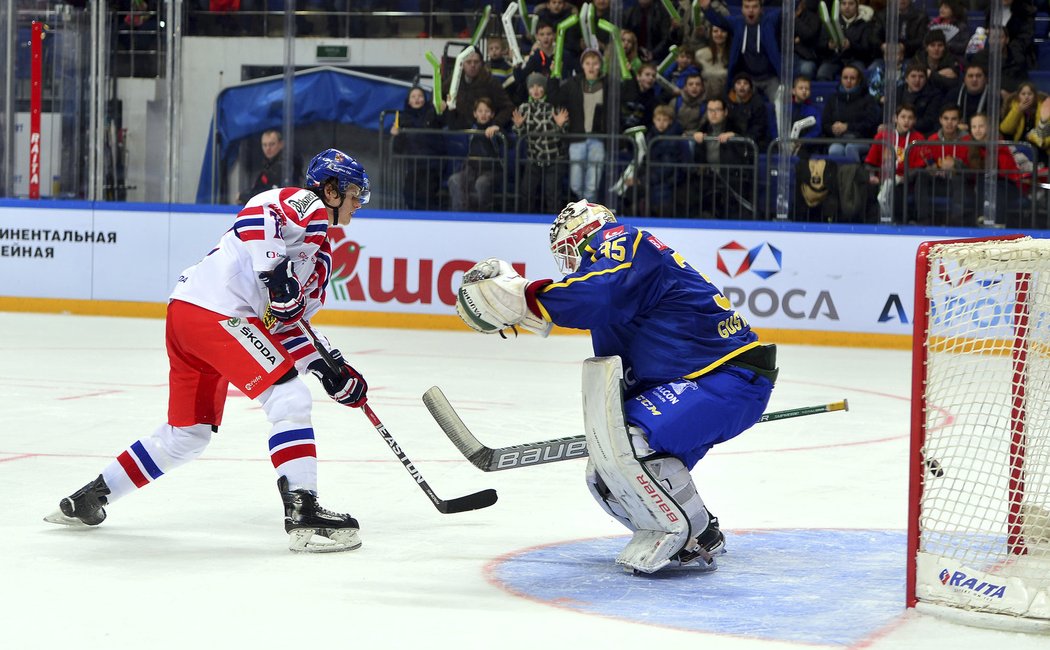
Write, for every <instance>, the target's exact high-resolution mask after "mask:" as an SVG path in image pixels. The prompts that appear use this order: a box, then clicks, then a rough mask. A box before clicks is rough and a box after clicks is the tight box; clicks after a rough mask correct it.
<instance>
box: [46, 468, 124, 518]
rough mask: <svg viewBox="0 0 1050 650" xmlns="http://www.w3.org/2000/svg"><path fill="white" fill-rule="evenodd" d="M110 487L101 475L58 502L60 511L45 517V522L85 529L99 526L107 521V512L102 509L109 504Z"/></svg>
mask: <svg viewBox="0 0 1050 650" xmlns="http://www.w3.org/2000/svg"><path fill="white" fill-rule="evenodd" d="M109 492H110V490H109V486H108V485H106V481H105V479H103V478H102V475H101V474H99V475H98V478H96V479H95V480H94V481H92V482H90V483H88V484H87V485H85V486H84V487H82V488H80V489H79V490H77V491H76V492H74V493H73V494H72V495H71V496H68V497H66V498H64V499H62V500H61V501H59V502H58V510H56V511H54V512H53V513H51V514H50V515H48V516H46V517H44V521H47V522H50V523H52V524H62V525H65V526H74V527H78V528H83V527H86V526H98V525H99V524H101V523H102V522H103V521H105V520H106V510H105V509H104V508H103V507H102V506H104V505H106V504H107V503H109V500H108V499H107V498H106V496H107V495H108V494H109Z"/></svg>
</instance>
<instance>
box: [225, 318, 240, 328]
mask: <svg viewBox="0 0 1050 650" xmlns="http://www.w3.org/2000/svg"><path fill="white" fill-rule="evenodd" d="M240 324H241V319H240V318H231V319H229V320H227V321H226V325H227V326H228V327H237V326H238V325H240Z"/></svg>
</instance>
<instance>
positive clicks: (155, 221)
mask: <svg viewBox="0 0 1050 650" xmlns="http://www.w3.org/2000/svg"><path fill="white" fill-rule="evenodd" d="M234 214H235V210H234V208H231V207H228V206H224V207H211V206H192V205H186V206H183V205H170V206H169V205H157V204H111V203H109V204H107V203H88V202H54V201H49V202H30V201H13V200H5V201H0V273H2V274H3V277H6V278H12V279H14V281H13V282H9V283H5V285H6V287H5V289H4V290H3V292H2V293H3V295H2V296H0V309H7V310H25V311H42V312H51V311H70V312H73V313H96V314H107V315H131V316H162V315H163V305H164V303H165V302H166V300H167V296H168V294H169V292H170V290H171V287H172V285H173V283H174V281H175V279H176V278H177V277H178V276H179V274H180V272H181V271H182V270H183V269H185V268H186V267H188V266H190V265H192V264H194V263H195V262H196V261H197V260H198V259H199V258H200V257H201V256H202V255H203V254H205V253H207V252H208V251H209V250H211V249H212V248H213V247H214V246H215V243H216V242H217V241H218V239H219V237H221V236H222V234H223V233H224V232H225V231H226V230H227V229H229V227H230V225H231V224H232V221H233V216H234ZM550 220H551V219H550V218H549V217H547V216H538V215H474V214H465V213H437V212H434V213H425V212H422V213H421V212H414V213H409V212H397V211H383V210H370V209H365V210H362V211H361V212H360V213H358V215H357V216H356V217H355V218H354V221H353V223H352V224H351V225H350V226H348V227H347V228H345V229H344V228H340V227H336V228H333V229H332V232H331V234H330V237H331V239H332V242H333V274H332V280H331V283H330V286H329V292H328V300H327V303H326V310H325V311H324V312H322V316H323V318H319V320H320V321H321V322H329V323H337V324H347V325H371V326H383V327H414V328H432V329H450V328H458V327H461V324H460V323H459V321H458V319H457V318H456V317H455V311H454V308H453V305H454V298H455V291H456V288H457V287H458V284H459V278H460V276H461V274H462V272H463V271H464V270H466V269H467V268H469V267H470V266H471V265H472V264H473V263H474V262H475V261H477V260H480V259H484V258H486V257H500V258H503V259H506V260H508V261H510V262H512V263H513V264H514V265H515V266H516V267H517V268H519V270H522V271H523V274H524V275H525V276H526V277H529V278H535V279H539V278H545V277H552V276H553V275H554V274H556V273H557V270H556V267H555V266H554V262H553V260H552V258H551V255H550V252H549V250H548V247H547V242H548V229H549V225H550ZM625 221H626V222H628V223H631V224H632V225H635V226H638V227H642V228H645V229H647V230H649V231H650V232H652V233H653V234H654V235H655V236H656V237H658V238H659V239H660V240H662V241H663V242H665V243H666V244H667V245H669V246H671V247H673V248H675V249H676V250H677V251H678V252H679V253H681V254H682V256H683V257H684V258H685V259H686V260H687V261H688V262H689V263H690V265H691V266H693V267H694V268H696V269H697V270H698V271H700V272H702V273H704V274H705V275H706V276H707V277H708V278H709V279H710V280H711V281H712V282H714V283H715V284H716V285H718V286H719V287H721V288H722V290H723V293H724V294H725V295H726V296H727V297H728V298H729V299H730V301H731V303H732V304H733V306H734V307H735V308H737V309H738V310H739V311H740V312H741V314H742V315H743V316H744V317H745V318H747V319H748V320H749V322H750V323H751V324H752V326H754V327H755V328H756V329H758V330H759V331H760V332H762V333H763V334H764V335H766V336H767V337H768V338H770V339H772V340H777V341H780V342H785V343H814V344H820V343H831V344H849V345H867V346H877V347H907V346H908V345H909V342H910V336H911V321H912V313H911V312H912V309H913V306H912V305H913V292H914V289H913V286H914V267H915V263H914V259H915V251H916V248H917V246H918V244H919V243H920V242H922V241H926V240H930V239H942V238H958V237H966V236H980V235H982V234H993V233H991V232H989V231H975V230H963V229H944V228H899V227H892V226H888V227H878V226H860V225H834V224H831V225H826V224H794V223H775V222H763V223H752V222H731V221H683V220H671V219H644V220H642V219H626V220H625ZM994 234H1002V232H1001V231H995V232H994ZM1029 234H1031V233H1029ZM1040 234H1042V235H1046V234H1048V233H1040ZM973 317H975V318H977V317H980V314H974V315H973Z"/></svg>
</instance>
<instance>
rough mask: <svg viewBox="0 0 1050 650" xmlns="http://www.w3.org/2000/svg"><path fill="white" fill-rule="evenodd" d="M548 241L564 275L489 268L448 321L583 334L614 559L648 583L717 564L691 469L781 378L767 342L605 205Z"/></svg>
mask: <svg viewBox="0 0 1050 650" xmlns="http://www.w3.org/2000/svg"><path fill="white" fill-rule="evenodd" d="M550 245H551V252H552V253H553V255H554V258H555V260H556V261H557V262H558V264H559V267H560V268H561V270H562V271H563V272H564V273H566V275H565V276H564V277H563V278H562V279H560V280H557V281H554V280H537V281H530V280H527V279H525V278H522V277H521V276H520V275H518V274H517V273H516V272H515V271H514V269H513V268H512V267H511V266H510V264H509V263H507V262H505V261H502V260H496V259H490V260H485V261H483V262H479V263H478V264H477V265H475V266H474V267H473V268H472V269H471V270H469V271H468V272H467V273H466V274H464V279H463V285H462V287H461V288H460V293H459V300H458V302H457V312H458V313H459V315H460V317H461V318H463V320H464V322H466V323H467V324H468V325H470V326H471V327H472V328H474V329H476V330H478V331H483V332H486V333H494V332H496V331H500V330H502V329H504V328H508V327H514V326H518V325H520V326H522V327H524V328H526V329H529V330H532V331H535V332H539V333H541V334H545V333H546V332H547V331H549V329H550V326H551V324H555V325H559V326H562V327H570V328H577V329H585V330H590V334H591V342H592V345H593V350H594V354H595V356H596V357H598V358H597V359H589V360H588V361H587V362H585V364H584V368H585V370H584V406H585V408H584V413H585V415H584V420H585V423H586V425H587V426H586V429H587V445H588V451H589V455H590V458H589V461H588V466H587V477H586V478H587V484H588V488H589V489H590V491H591V494H592V495H593V496H594V497H595V499H596V500H597V501H598V503H599V505H601V506H602V508H603V509H604V510H605V511H606V512H607V513H609V514H610V515H612V516H613V517H615V518H616V519H617V520H619V521H620V522H621V523H623V524H624V525H625V526H626V527H627V528H628V529H630V530H632V531H633V532H634V536H633V537H632V539H631V542H630V543H628V545H627V547H626V548H625V549H624V550H623V551H622V552H621V553H620V555H619V557H618V558H617V562H618V563H619V564H622V565H623V566H625V567H627V568H628V569H632V570H635V571H641V572H644V573H653V572H655V571H659V570H661V569H664V568H676V567H688V568H699V569H703V570H711V569H713V568H715V556H717V555H718V554H720V553H722V552H724V549H725V536H724V535H723V533H722V532H721V531H720V529H719V525H718V519H717V518H716V517H714V516H713V515H711V513H710V512H709V511H708V510H707V507H706V506H705V505H704V502H703V500H702V499H701V498H700V496H699V494H697V491H696V487H695V485H694V484H693V480H692V478H691V476H690V474H689V470H691V469H692V468H693V466H695V465H696V463H697V462H699V461H700V459H702V458H703V457H704V456H705V455H706V454H707V452H708V451H710V449H711V448H712V447H713V446H714V445H717V444H719V443H722V442H726V441H727V440H730V439H732V438H734V437H736V436H737V435H739V434H740V433H741V432H743V431H745V430H747V429H748V428H750V427H751V426H752V425H754V424H755V423H756V422H757V421H758V419H759V418H760V416H761V415H762V413H763V411H764V410H765V408H766V405H767V403H768V401H769V397H770V393H771V391H772V390H773V384H774V382H775V381H776V376H777V373H778V369H777V367H776V348H775V346H773V345H762V344H761V343H760V342H759V340H758V335H757V334H755V332H754V331H752V329H751V326H750V325H749V324H748V322H747V319H746V318H745V317H744V316H743V315H741V314H739V313H738V312H736V311H735V310H734V309H733V307H732V305H731V304H730V301H729V299H728V298H727V297H726V296H725V295H724V294H722V293H721V291H720V290H719V289H718V287H716V286H715V285H714V284H713V283H712V282H711V281H710V280H709V279H708V278H707V276H705V275H704V274H703V273H700V272H698V271H697V270H696V269H694V268H693V267H692V266H690V265H689V264H688V263H687V262H686V260H685V259H684V258H683V257H682V255H681V254H679V253H678V252H677V251H675V250H674V249H673V248H671V247H670V246H668V245H667V244H665V243H663V242H662V241H660V240H659V239H658V238H657V237H656V236H654V235H653V234H651V233H649V232H647V231H644V230H639V229H637V228H635V227H634V226H631V225H628V224H626V223H620V222H617V221H616V218H615V216H614V215H613V213H612V212H611V211H609V209H608V208H606V207H604V206H601V205H597V204H593V203H588V202H586V201H577V202H575V203H570V204H569V205H567V206H566V207H565V209H563V210H562V211H561V213H560V214H559V215H558V216H557V218H556V219H555V221H554V225H553V226H552V228H551V231H550ZM589 368H590V369H589ZM595 369H597V370H595ZM620 375H622V378H623V382H622V384H621V383H620V382H619V381H616V379H618V377H619V376H620ZM594 377H597V378H598V381H597V383H598V384H599V385H594V384H593V383H589V378H594ZM621 387H622V391H623V392H622V394H621V392H620V389H621Z"/></svg>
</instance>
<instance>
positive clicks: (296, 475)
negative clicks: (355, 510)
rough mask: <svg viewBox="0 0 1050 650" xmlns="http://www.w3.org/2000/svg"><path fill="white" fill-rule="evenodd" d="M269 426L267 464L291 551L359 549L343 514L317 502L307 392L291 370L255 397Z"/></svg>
mask: <svg viewBox="0 0 1050 650" xmlns="http://www.w3.org/2000/svg"><path fill="white" fill-rule="evenodd" d="M258 401H259V403H260V404H261V405H262V408H263V411H264V412H265V413H266V419H267V420H269V421H270V425H271V433H270V440H269V445H270V460H271V462H272V463H273V466H274V469H275V470H276V471H277V475H278V477H279V478H278V479H277V489H278V491H279V492H280V493H281V500H282V502H283V503H284V528H285V532H287V533H288V536H289V541H288V548H290V549H291V550H293V551H310V552H326V551H349V550H354V549H356V548H359V547H360V546H361V539H360V537H359V536H358V530H359V528H360V526H359V525H358V522H357V520H356V519H354V518H353V517H351V516H350V515H349V514H342V513H335V512H332V511H330V510H327V509H325V508H323V507H321V505H320V504H319V503H318V502H317V450H316V446H315V445H314V430H313V426H312V425H311V418H310V411H311V407H312V404H313V401H312V397H311V395H310V390H309V389H308V388H307V386H306V384H305V383H304V382H303V381H302V380H301V379H299V377H298V376H297V374H296V373H295V371H294V369H293V370H292V371H291V372H289V373H288V374H286V375H285V376H284V377H282V378H281V379H280V380H279V381H278V382H277V383H276V384H274V385H273V386H271V387H269V388H267V389H266V390H265V391H263V392H262V394H260V395H259V396H258Z"/></svg>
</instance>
